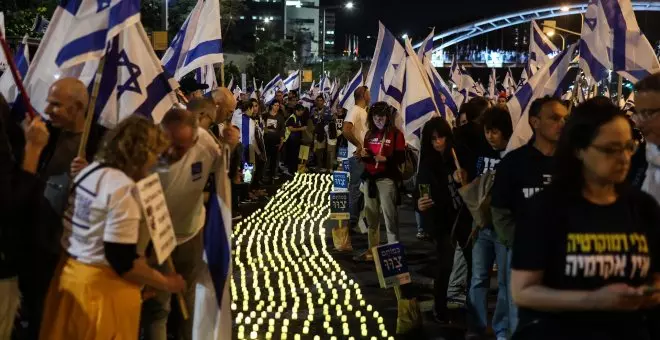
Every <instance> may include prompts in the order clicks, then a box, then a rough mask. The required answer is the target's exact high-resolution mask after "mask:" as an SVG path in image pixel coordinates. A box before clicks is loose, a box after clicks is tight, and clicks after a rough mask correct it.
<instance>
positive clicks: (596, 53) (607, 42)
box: [580, 0, 660, 83]
mask: <svg viewBox="0 0 660 340" xmlns="http://www.w3.org/2000/svg"><path fill="white" fill-rule="evenodd" d="M580 68H582V70H583V71H584V72H585V74H587V75H588V76H590V77H591V78H593V79H595V80H596V81H601V80H603V79H604V78H605V77H606V76H607V71H608V70H613V71H615V72H618V73H619V74H620V75H621V76H623V77H626V78H627V79H628V80H630V81H631V82H633V83H634V82H637V81H639V80H641V79H642V78H644V77H646V76H648V75H650V74H652V73H654V72H657V71H658V69H660V64H659V63H658V57H657V56H656V55H655V52H654V50H653V47H652V46H651V44H650V43H649V41H648V40H647V39H646V36H644V34H642V32H641V31H640V29H639V26H638V25H637V19H636V18H635V13H634V12H633V8H632V4H631V2H630V0H590V1H589V7H587V13H586V14H585V15H584V25H583V27H582V36H581V39H580Z"/></svg>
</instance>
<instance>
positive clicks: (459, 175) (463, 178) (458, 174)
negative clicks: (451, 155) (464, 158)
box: [454, 169, 468, 184]
mask: <svg viewBox="0 0 660 340" xmlns="http://www.w3.org/2000/svg"><path fill="white" fill-rule="evenodd" d="M454 181H456V182H457V183H461V184H467V182H468V174H467V171H465V169H457V170H456V171H454Z"/></svg>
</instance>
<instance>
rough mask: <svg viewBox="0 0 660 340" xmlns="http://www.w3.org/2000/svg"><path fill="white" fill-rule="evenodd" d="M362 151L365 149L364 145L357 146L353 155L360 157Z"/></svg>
mask: <svg viewBox="0 0 660 340" xmlns="http://www.w3.org/2000/svg"><path fill="white" fill-rule="evenodd" d="M362 151H364V149H363V148H362V147H357V148H356V149H355V151H354V152H353V156H355V157H358V158H360V157H362Z"/></svg>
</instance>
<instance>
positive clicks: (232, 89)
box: [227, 76, 234, 91]
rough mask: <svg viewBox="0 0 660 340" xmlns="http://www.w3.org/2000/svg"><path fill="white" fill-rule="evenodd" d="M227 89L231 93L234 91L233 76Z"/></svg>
mask: <svg viewBox="0 0 660 340" xmlns="http://www.w3.org/2000/svg"><path fill="white" fill-rule="evenodd" d="M227 88H228V89H229V91H234V76H231V80H230V81H229V85H227Z"/></svg>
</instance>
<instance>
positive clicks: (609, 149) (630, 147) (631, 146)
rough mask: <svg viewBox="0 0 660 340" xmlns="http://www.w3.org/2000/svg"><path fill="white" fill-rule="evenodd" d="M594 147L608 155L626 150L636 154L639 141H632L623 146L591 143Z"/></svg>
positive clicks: (618, 153)
mask: <svg viewBox="0 0 660 340" xmlns="http://www.w3.org/2000/svg"><path fill="white" fill-rule="evenodd" d="M591 147H592V148H594V149H596V150H597V151H599V152H602V153H603V154H605V155H607V156H614V155H620V154H623V153H624V152H629V153H630V154H635V152H637V149H638V148H639V142H637V141H630V142H628V143H626V144H624V145H623V146H602V145H591Z"/></svg>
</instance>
